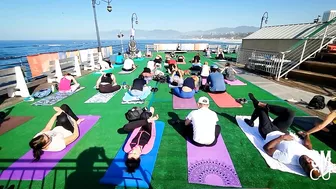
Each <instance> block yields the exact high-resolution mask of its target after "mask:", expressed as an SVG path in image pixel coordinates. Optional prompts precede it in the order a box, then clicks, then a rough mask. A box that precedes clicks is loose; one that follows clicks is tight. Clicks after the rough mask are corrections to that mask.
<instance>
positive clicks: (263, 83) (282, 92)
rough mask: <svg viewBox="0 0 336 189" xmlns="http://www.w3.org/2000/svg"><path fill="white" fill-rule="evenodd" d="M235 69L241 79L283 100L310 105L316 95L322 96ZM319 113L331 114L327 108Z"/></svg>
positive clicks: (326, 98) (328, 98)
mask: <svg viewBox="0 0 336 189" xmlns="http://www.w3.org/2000/svg"><path fill="white" fill-rule="evenodd" d="M235 69H236V70H237V72H238V75H239V76H240V77H242V78H244V79H246V80H248V81H250V82H251V83H253V84H254V85H257V86H258V87H260V88H262V89H264V90H266V91H268V92H270V93H272V94H273V95H275V96H277V97H279V98H281V99H283V100H288V99H294V100H296V101H300V100H301V99H302V100H303V101H305V102H307V103H308V102H309V101H310V100H311V99H312V98H313V97H314V96H315V95H320V94H316V93H311V92H307V91H303V90H301V89H297V88H292V87H288V86H284V85H281V84H278V83H275V82H274V81H272V80H268V79H265V78H263V77H260V76H258V75H256V74H253V73H250V72H247V71H245V70H242V69H239V68H235ZM322 96H323V95H322ZM324 98H325V102H326V103H327V102H328V101H329V100H330V99H331V98H330V97H328V96H324ZM300 106H305V105H300ZM319 111H320V112H322V113H325V114H329V110H328V109H327V108H324V109H323V110H319Z"/></svg>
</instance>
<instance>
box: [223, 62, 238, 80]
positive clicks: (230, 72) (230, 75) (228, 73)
mask: <svg viewBox="0 0 336 189" xmlns="http://www.w3.org/2000/svg"><path fill="white" fill-rule="evenodd" d="M222 73H223V74H224V78H225V79H226V80H229V81H235V80H236V77H235V75H237V72H236V70H235V69H233V68H232V67H231V64H230V63H226V64H225V67H224V70H223V71H222Z"/></svg>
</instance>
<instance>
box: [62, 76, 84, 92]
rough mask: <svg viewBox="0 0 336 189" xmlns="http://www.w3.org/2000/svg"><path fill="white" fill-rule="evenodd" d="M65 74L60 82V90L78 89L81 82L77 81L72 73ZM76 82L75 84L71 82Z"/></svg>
mask: <svg viewBox="0 0 336 189" xmlns="http://www.w3.org/2000/svg"><path fill="white" fill-rule="evenodd" d="M63 75H64V76H63V77H62V79H61V80H60V82H59V86H58V91H59V92H74V91H76V90H77V89H78V88H79V86H80V84H79V83H78V82H77V80H76V79H75V78H74V77H73V76H72V75H71V74H70V73H64V74H63ZM72 82H73V83H74V84H73V85H72V84H71V83H72Z"/></svg>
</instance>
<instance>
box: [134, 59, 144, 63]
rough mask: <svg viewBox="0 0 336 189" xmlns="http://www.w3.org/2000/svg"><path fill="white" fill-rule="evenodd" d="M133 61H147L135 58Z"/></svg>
mask: <svg viewBox="0 0 336 189" xmlns="http://www.w3.org/2000/svg"><path fill="white" fill-rule="evenodd" d="M133 60H134V61H136V62H137V61H143V60H145V58H134V59H133Z"/></svg>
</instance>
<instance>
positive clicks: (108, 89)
mask: <svg viewBox="0 0 336 189" xmlns="http://www.w3.org/2000/svg"><path fill="white" fill-rule="evenodd" d="M120 88H121V86H120V85H117V80H116V77H115V76H114V75H113V74H111V73H105V74H103V75H102V76H100V77H99V79H98V80H97V83H96V89H98V90H99V92H100V93H113V92H115V91H118V90H119V89H120Z"/></svg>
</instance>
